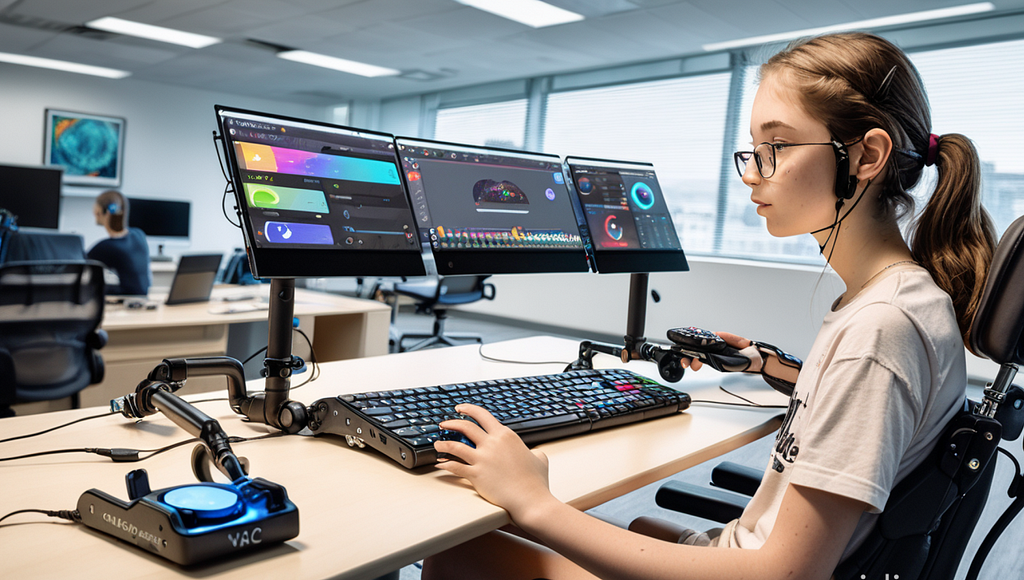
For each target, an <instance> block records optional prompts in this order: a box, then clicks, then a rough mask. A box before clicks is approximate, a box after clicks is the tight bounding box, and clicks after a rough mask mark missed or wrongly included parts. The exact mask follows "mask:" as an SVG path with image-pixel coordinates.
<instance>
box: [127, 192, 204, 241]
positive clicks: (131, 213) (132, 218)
mask: <svg viewBox="0 0 1024 580" xmlns="http://www.w3.org/2000/svg"><path fill="white" fill-rule="evenodd" d="M125 199H126V200H127V201H128V226H129V227H133V228H138V229H140V230H142V233H144V234H146V238H147V239H159V240H170V241H189V240H191V239H192V201H191V200H186V199H160V198H155V197H127V196H126V197H125ZM139 202H142V203H143V204H147V203H157V204H160V203H168V204H182V205H184V206H185V207H186V208H188V211H187V214H188V219H187V220H186V222H185V227H186V230H187V231H186V233H185V234H184V235H177V234H154V233H150V232H147V231H146V230H145V229H144V228H141V227H139V226H138V225H137V223H136V220H137V218H138V213H137V211H138V206H139Z"/></svg>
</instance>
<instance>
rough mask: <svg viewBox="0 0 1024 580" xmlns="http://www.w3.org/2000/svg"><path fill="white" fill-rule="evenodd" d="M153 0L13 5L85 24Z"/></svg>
mask: <svg viewBox="0 0 1024 580" xmlns="http://www.w3.org/2000/svg"><path fill="white" fill-rule="evenodd" d="M151 1H152V0H91V1H79V2H69V1H68V0H24V1H22V2H19V3H18V4H17V5H15V6H13V9H14V11H15V12H16V13H18V14H25V15H30V16H37V17H40V18H48V19H51V20H56V21H58V22H66V23H69V24H83V23H85V22H88V21H90V20H95V19H97V18H100V17H102V16H109V15H111V14H114V13H115V12H122V11H125V10H131V9H132V8H138V7H139V6H142V5H144V4H148V3H149V2H151Z"/></svg>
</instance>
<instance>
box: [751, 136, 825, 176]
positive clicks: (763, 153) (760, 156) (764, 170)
mask: <svg viewBox="0 0 1024 580" xmlns="http://www.w3.org/2000/svg"><path fill="white" fill-rule="evenodd" d="M804 145H830V146H831V147H833V148H834V149H836V150H838V151H843V149H845V147H843V144H842V143H839V142H838V141H829V142H827V143H767V142H765V143H761V144H760V145H758V146H757V147H754V150H753V151H737V152H735V153H733V154H732V158H733V161H735V162H736V171H739V172H740V177H743V174H744V173H746V171H747V165H748V164H750V159H751V158H753V159H754V162H755V163H757V172H758V173H760V174H761V177H763V178H765V179H768V178H769V177H771V176H773V175H775V166H776V163H775V155H776V153H777V152H778V151H782V150H783V149H786V148H789V147H803V146H804Z"/></svg>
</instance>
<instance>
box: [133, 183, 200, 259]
mask: <svg viewBox="0 0 1024 580" xmlns="http://www.w3.org/2000/svg"><path fill="white" fill-rule="evenodd" d="M127 199H128V226H129V227H133V228H139V229H140V230H142V232H143V233H145V234H146V241H147V242H149V244H150V246H156V247H157V252H156V253H157V255H158V256H160V255H162V254H163V247H164V246H165V245H168V244H171V245H188V242H189V233H190V224H191V214H192V204H191V203H189V202H187V201H171V200H165V199H148V198H141V197H129V198H127Z"/></svg>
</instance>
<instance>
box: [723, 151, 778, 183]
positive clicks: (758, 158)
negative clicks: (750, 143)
mask: <svg viewBox="0 0 1024 580" xmlns="http://www.w3.org/2000/svg"><path fill="white" fill-rule="evenodd" d="M751 158H753V159H754V162H755V163H756V164H757V172H758V173H760V174H761V177H763V178H765V179H767V178H769V177H771V176H772V175H774V174H775V148H774V147H772V146H771V145H770V144H768V143H761V144H760V145H758V146H757V147H754V151H753V152H750V151H739V152H737V153H736V154H735V155H734V156H733V160H734V161H735V162H736V171H739V173H740V177H743V174H744V173H745V172H746V171H747V164H749V163H750V160H751Z"/></svg>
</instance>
